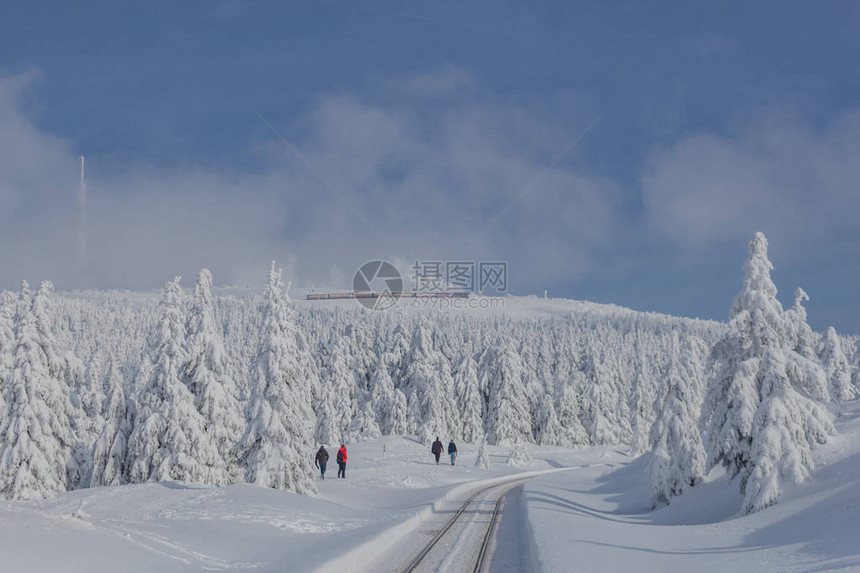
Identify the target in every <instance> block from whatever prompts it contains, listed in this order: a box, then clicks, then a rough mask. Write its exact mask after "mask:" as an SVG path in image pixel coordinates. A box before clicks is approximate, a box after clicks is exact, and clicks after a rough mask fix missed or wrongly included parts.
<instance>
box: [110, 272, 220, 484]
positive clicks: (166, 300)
mask: <svg viewBox="0 0 860 573" xmlns="http://www.w3.org/2000/svg"><path fill="white" fill-rule="evenodd" d="M184 344H185V311H184V306H183V301H182V287H181V286H180V284H179V277H177V278H176V279H174V280H173V281H171V282H168V283H166V284H165V285H164V290H163V292H162V299H161V304H160V316H159V319H158V322H157V323H156V324H155V331H154V332H153V333H152V345H151V349H150V358H149V360H150V362H151V364H152V369H151V374H150V375H149V379H148V380H147V381H146V383H145V384H144V385H143V388H142V390H141V392H140V395H139V396H138V400H137V402H138V408H137V412H136V414H137V415H136V416H135V420H134V429H133V430H132V432H131V435H130V437H129V440H128V449H127V461H126V467H127V468H128V472H129V474H128V481H129V482H131V483H143V482H148V481H165V480H176V481H186V482H191V483H204V484H213V485H223V484H226V483H229V479H228V473H227V468H226V465H225V463H224V460H223V458H222V457H221V455H220V453H219V452H218V448H217V447H216V446H215V443H214V441H213V439H212V435H211V434H209V433H207V431H206V420H204V419H203V416H201V415H200V412H199V411H198V410H197V408H196V407H195V405H194V396H193V395H192V394H191V391H190V390H189V389H188V387H187V386H186V385H185V383H184V382H183V380H182V368H183V366H184V364H185V362H186V356H185V351H184Z"/></svg>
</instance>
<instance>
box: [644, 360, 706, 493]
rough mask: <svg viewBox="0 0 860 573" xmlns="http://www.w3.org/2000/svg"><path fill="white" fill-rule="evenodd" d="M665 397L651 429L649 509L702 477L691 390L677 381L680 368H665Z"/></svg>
mask: <svg viewBox="0 0 860 573" xmlns="http://www.w3.org/2000/svg"><path fill="white" fill-rule="evenodd" d="M666 384H667V387H666V393H665V395H664V396H663V398H662V400H661V401H660V404H659V414H658V416H657V419H656V420H655V421H654V424H653V426H652V427H651V459H650V461H649V465H648V478H649V481H650V483H651V504H652V507H657V506H660V505H665V504H667V503H669V501H670V500H671V499H672V498H673V497H674V496H676V495H680V494H681V493H683V492H684V490H685V489H686V488H688V487H693V486H695V485H696V484H697V483H698V482H699V481H701V479H702V478H703V477H704V475H705V463H706V456H705V449H704V447H702V438H701V435H700V434H699V428H698V425H697V424H698V410H696V409H694V408H695V397H694V392H695V390H694V387H693V385H692V384H691V382H690V381H689V380H685V379H683V378H682V377H681V368H680V364H678V363H673V364H670V365H669V368H668V373H667V375H666Z"/></svg>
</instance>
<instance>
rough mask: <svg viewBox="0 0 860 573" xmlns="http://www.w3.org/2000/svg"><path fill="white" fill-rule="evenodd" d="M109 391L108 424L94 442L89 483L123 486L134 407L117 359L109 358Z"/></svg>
mask: <svg viewBox="0 0 860 573" xmlns="http://www.w3.org/2000/svg"><path fill="white" fill-rule="evenodd" d="M108 368H109V371H108V372H109V373H108V380H109V384H110V390H108V395H107V398H106V399H105V404H104V407H103V412H104V415H105V420H106V422H105V424H104V426H103V427H102V430H101V432H100V433H99V436H98V438H96V441H95V444H94V445H93V455H92V458H93V471H92V477H91V479H90V486H91V487H96V486H102V485H121V484H123V483H125V480H126V476H127V475H128V468H127V467H126V465H125V464H126V460H127V459H128V455H127V448H128V439H129V437H130V436H131V430H132V425H131V418H132V416H133V414H134V410H133V409H132V408H130V407H129V401H128V399H127V398H126V395H125V391H124V390H123V385H122V379H121V377H120V375H119V370H118V369H117V367H116V364H115V361H114V360H113V359H111V360H110V361H109V366H108Z"/></svg>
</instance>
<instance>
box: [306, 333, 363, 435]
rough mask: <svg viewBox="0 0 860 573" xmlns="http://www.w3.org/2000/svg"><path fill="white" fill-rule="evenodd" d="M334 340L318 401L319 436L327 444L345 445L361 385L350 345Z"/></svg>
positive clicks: (339, 339)
mask: <svg viewBox="0 0 860 573" xmlns="http://www.w3.org/2000/svg"><path fill="white" fill-rule="evenodd" d="M333 338H334V339H333V340H332V342H331V343H330V345H329V346H330V348H331V351H330V354H329V358H328V364H326V365H325V371H324V373H323V375H322V379H321V380H320V384H319V386H318V388H317V398H316V403H317V408H316V415H317V419H316V432H315V435H316V439H317V441H318V442H320V443H323V444H335V443H342V442H345V441H347V440H348V439H349V437H350V436H349V425H350V422H351V421H352V418H353V415H354V414H355V410H356V406H355V392H356V389H357V381H356V378H355V375H354V372H353V370H352V368H351V367H350V362H351V360H350V358H351V357H350V355H349V350H348V345H347V341H346V339H344V338H342V337H338V336H335V337H333Z"/></svg>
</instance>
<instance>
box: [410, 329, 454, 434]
mask: <svg viewBox="0 0 860 573" xmlns="http://www.w3.org/2000/svg"><path fill="white" fill-rule="evenodd" d="M453 383H454V381H453V378H452V377H451V371H450V365H449V364H448V361H447V359H446V358H445V357H444V356H443V355H442V354H441V353H439V352H437V351H435V350H434V349H433V343H432V337H431V334H430V330H429V321H428V320H427V318H426V317H425V316H422V317H421V320H420V321H419V322H418V324H417V325H416V327H415V332H414V335H413V337H412V345H411V347H410V351H409V358H408V365H407V366H406V371H405V373H404V375H403V385H402V388H403V393H404V394H405V395H406V400H407V404H408V410H407V412H408V417H409V425H408V430H409V431H410V432H412V433H414V434H416V435H417V436H418V437H419V439H421V440H422V441H423V442H425V443H428V444H429V443H430V442H431V441H433V439H434V438H435V437H436V436H453V435H454V433H455V429H456V423H455V422H454V410H455V408H454V405H453V401H452V396H451V395H452V393H453Z"/></svg>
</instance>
